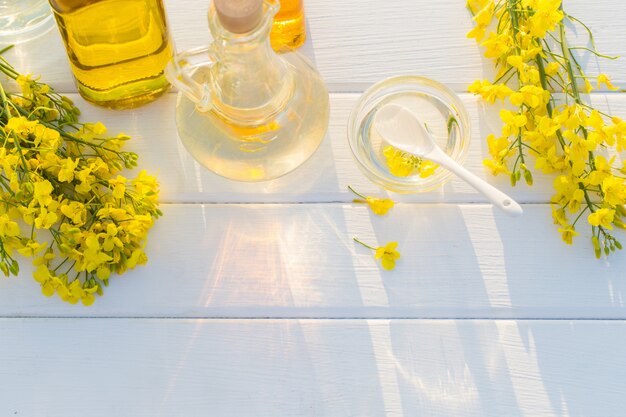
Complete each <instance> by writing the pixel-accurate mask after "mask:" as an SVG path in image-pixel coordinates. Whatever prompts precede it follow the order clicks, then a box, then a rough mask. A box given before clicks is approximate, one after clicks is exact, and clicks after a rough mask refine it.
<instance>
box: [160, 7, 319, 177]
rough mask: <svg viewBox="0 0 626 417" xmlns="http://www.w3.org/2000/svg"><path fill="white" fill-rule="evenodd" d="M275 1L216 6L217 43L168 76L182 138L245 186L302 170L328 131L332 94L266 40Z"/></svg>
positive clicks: (171, 68)
mask: <svg viewBox="0 0 626 417" xmlns="http://www.w3.org/2000/svg"><path fill="white" fill-rule="evenodd" d="M278 8H279V3H278V1H276V0H214V1H213V3H212V4H211V7H210V8H209V27H210V30H211V34H212V35H213V43H212V44H211V45H209V46H207V47H204V48H200V49H196V50H191V51H187V52H183V53H180V54H177V55H176V56H175V57H174V59H173V60H172V62H171V63H170V64H169V65H168V67H167V69H166V74H167V76H168V79H169V80H170V82H171V83H172V84H174V85H175V86H176V87H178V89H179V90H180V92H179V95H178V99H177V103H176V123H177V128H178V134H179V137H180V139H181V141H182V142H183V144H184V145H185V147H186V148H187V150H188V151H189V152H190V153H191V155H192V156H193V157H194V158H195V159H196V160H197V161H198V162H199V163H201V164H202V165H204V166H205V167H206V168H208V169H209V170H211V171H213V172H215V173H216V174H219V175H221V176H223V177H226V178H230V179H234V180H240V181H261V180H269V179H273V178H277V177H279V176H281V175H284V174H286V173H288V172H290V171H292V170H293V169H295V168H297V167H298V166H300V165H301V164H302V163H304V162H305V161H306V160H307V159H308V158H309V157H310V156H311V155H312V154H313V153H314V152H315V150H316V149H317V148H318V146H319V144H320V143H321V142H322V140H323V138H324V136H325V133H326V129H327V126H328V116H329V105H328V91H327V89H326V87H325V85H324V83H323V81H322V79H321V78H320V76H319V74H318V73H317V71H316V70H315V69H314V68H313V67H312V66H311V65H310V64H309V63H308V61H307V60H306V59H305V58H304V57H303V56H302V55H300V54H299V53H298V52H288V53H285V54H281V55H277V54H276V53H275V52H274V51H273V50H272V48H271V46H270V42H269V33H270V30H271V27H272V19H273V16H274V15H275V14H276V12H277V11H278Z"/></svg>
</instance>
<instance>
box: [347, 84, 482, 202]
mask: <svg viewBox="0 0 626 417" xmlns="http://www.w3.org/2000/svg"><path fill="white" fill-rule="evenodd" d="M390 103H394V104H400V105H402V106H404V107H406V108H408V109H409V110H411V111H412V112H413V113H414V114H415V115H416V116H417V117H418V119H419V120H420V121H421V122H422V123H423V124H424V127H425V128H426V130H427V131H428V132H429V133H430V134H431V136H432V137H433V139H435V142H436V143H437V145H439V146H440V147H441V149H443V150H444V151H446V152H447V153H448V155H449V156H450V157H451V158H452V159H454V160H455V161H457V162H458V163H461V164H462V163H463V162H464V161H465V157H466V156H467V151H468V148H469V142H470V121H469V116H468V115H467V110H466V109H465V106H464V105H463V102H462V101H461V99H460V98H459V97H458V96H457V95H456V94H455V93H454V91H452V90H450V89H449V88H448V87H446V86H445V85H443V84H440V83H438V82H436V81H434V80H431V79H428V78H425V77H419V76H413V75H407V76H399V77H392V78H388V79H386V80H383V81H381V82H378V83H377V84H374V85H373V86H372V87H370V88H369V89H367V90H366V91H365V92H364V93H363V95H362V96H361V97H360V98H359V100H358V101H357V103H356V105H355V106H354V108H353V109H352V113H351V114H350V118H349V120H348V141H349V143H350V148H351V150H352V154H353V155H354V158H355V160H356V162H357V165H358V167H359V168H360V169H361V171H362V172H363V173H364V174H365V176H366V177H367V178H368V179H369V180H370V181H372V182H374V183H375V184H377V185H379V186H381V187H383V188H385V189H387V190H390V191H395V192H399V193H415V192H422V191H431V190H433V189H435V188H437V187H440V186H442V185H443V184H445V183H446V182H447V181H449V180H450V178H451V177H452V175H453V174H452V173H451V172H449V171H448V170H446V169H445V168H442V167H438V166H436V165H434V164H433V163H431V162H430V161H426V160H422V159H420V158H417V157H413V156H411V155H408V154H404V153H403V152H401V151H399V150H397V149H395V148H393V147H391V146H390V145H389V144H388V143H387V142H386V141H385V139H384V138H382V137H381V136H380V135H379V134H378V132H376V129H375V128H374V126H373V121H374V116H375V115H376V112H377V111H378V110H379V109H380V108H381V107H383V106H385V105H387V104H390Z"/></svg>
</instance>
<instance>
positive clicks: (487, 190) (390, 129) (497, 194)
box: [374, 104, 523, 217]
mask: <svg viewBox="0 0 626 417" xmlns="http://www.w3.org/2000/svg"><path fill="white" fill-rule="evenodd" d="M374 128H375V129H376V131H377V132H378V133H379V134H380V135H381V136H382V137H383V138H385V140H386V141H387V142H389V144H390V145H391V146H393V147H395V148H398V149H400V150H401V151H404V152H407V153H410V154H412V155H416V156H419V157H420V158H424V159H428V160H430V161H433V162H435V163H437V164H439V165H441V166H443V167H445V168H447V169H448V170H450V171H452V172H453V173H454V174H456V175H457V176H458V177H459V178H461V179H463V180H465V181H466V182H467V183H468V184H469V185H471V186H472V187H474V188H475V189H476V190H477V191H479V192H481V193H482V194H483V195H484V196H485V197H487V198H488V199H489V200H490V201H491V202H492V203H493V204H494V205H495V206H497V207H499V208H500V209H502V211H504V212H505V213H506V214H508V215H509V216H512V217H517V216H521V215H522V213H523V210H522V207H521V206H520V205H519V204H517V203H516V202H515V201H514V200H513V199H512V198H511V197H509V196H508V195H506V194H504V193H503V192H502V191H500V190H498V189H497V188H495V187H494V186H493V185H491V184H489V183H487V182H485V181H484V180H482V179H480V178H479V177H477V176H476V175H474V174H472V173H471V172H469V171H468V170H467V169H465V168H463V167H462V166H461V165H459V164H458V163H457V162H456V161H454V160H453V159H452V158H450V157H449V156H448V154H447V153H445V152H444V151H442V150H441V148H439V146H437V144H436V143H435V141H434V140H433V138H432V136H430V134H429V133H428V132H427V131H426V129H425V128H424V126H423V125H422V123H421V122H420V120H418V119H417V117H416V116H415V115H414V114H413V112H412V111H410V110H409V109H407V108H406V107H404V106H401V105H398V104H387V105H385V106H383V107H382V108H381V109H380V110H378V111H377V112H376V115H375V116H374Z"/></svg>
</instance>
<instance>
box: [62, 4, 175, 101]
mask: <svg viewBox="0 0 626 417" xmlns="http://www.w3.org/2000/svg"><path fill="white" fill-rule="evenodd" d="M50 3H51V5H52V8H53V10H54V14H55V18H56V20H57V24H58V27H59V31H60V32H61V36H62V37H63V41H64V42H65V47H66V49H67V53H68V57H69V60H70V65H71V68H72V72H73V73H74V77H75V78H76V81H77V84H78V91H79V92H80V94H81V95H82V96H83V97H84V98H85V99H86V100H88V101H90V102H92V103H95V104H98V105H101V106H105V107H108V108H113V109H125V108H133V107H137V106H140V105H142V104H145V103H148V102H150V101H152V100H154V99H155V98H157V97H158V96H160V95H161V94H163V93H164V92H165V91H166V90H167V89H168V88H169V83H168V81H167V80H166V78H165V74H164V69H165V66H166V64H167V63H168V61H169V60H170V59H171V57H172V46H171V43H170V40H169V35H168V30H167V23H166V19H165V11H164V9H163V3H162V0H50Z"/></svg>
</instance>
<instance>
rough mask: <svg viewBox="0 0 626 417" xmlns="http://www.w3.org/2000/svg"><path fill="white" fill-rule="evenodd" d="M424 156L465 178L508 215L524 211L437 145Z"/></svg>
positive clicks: (513, 215)
mask: <svg viewBox="0 0 626 417" xmlns="http://www.w3.org/2000/svg"><path fill="white" fill-rule="evenodd" d="M424 158H426V159H430V160H431V161H433V162H436V163H438V164H440V165H442V166H444V167H446V168H447V169H449V170H450V171H452V172H453V173H455V174H456V175H457V176H458V177H459V178H461V179H463V180H465V181H466V182H467V183H468V184H469V185H471V186H472V187H474V188H475V189H476V190H477V191H479V192H481V193H482V194H483V195H484V196H485V197H487V198H488V199H489V200H490V201H491V202H492V203H493V204H494V205H495V206H497V207H499V208H500V209H501V210H502V211H504V212H505V213H506V214H508V215H509V216H511V217H518V216H521V215H522V213H523V212H524V210H523V209H522V206H520V205H519V204H517V202H516V201H515V200H513V199H512V198H511V197H509V196H508V195H506V194H505V193H503V192H502V191H500V190H498V189H497V188H496V187H494V186H493V185H491V184H489V183H488V182H486V181H485V180H483V179H481V178H480V177H477V176H476V175H474V174H473V173H471V172H470V171H468V170H467V169H465V168H463V167H462V166H461V165H459V164H458V163H457V162H456V161H454V160H453V159H452V158H450V157H449V156H448V154H446V153H445V152H443V151H442V150H441V149H439V148H438V147H435V148H434V149H433V150H432V151H431V152H429V153H428V154H427V155H424Z"/></svg>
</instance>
